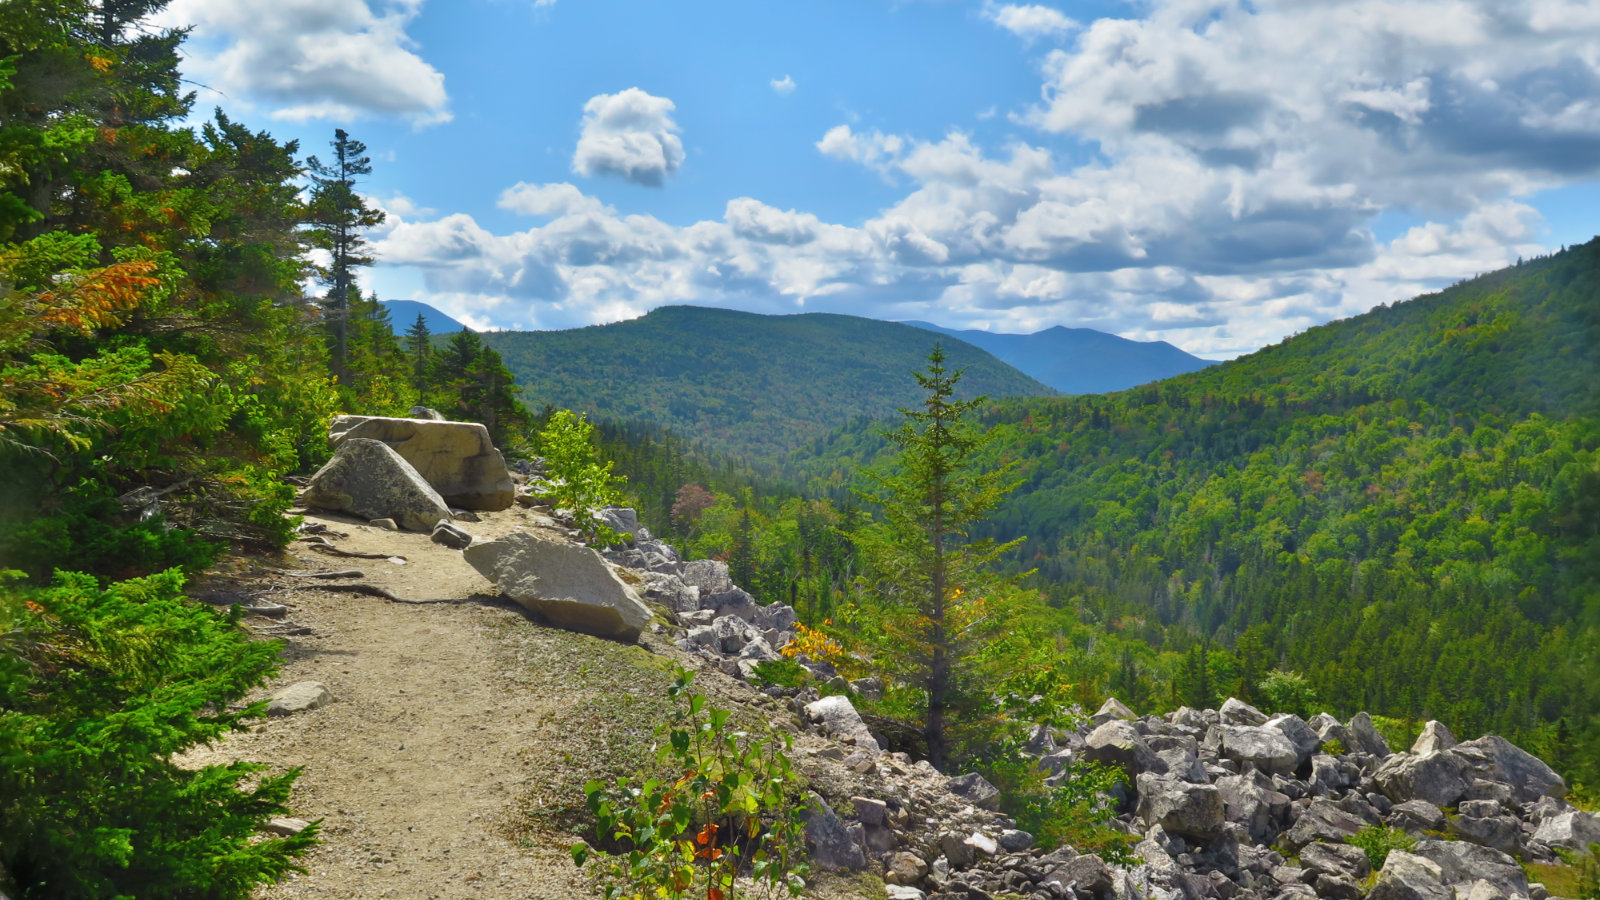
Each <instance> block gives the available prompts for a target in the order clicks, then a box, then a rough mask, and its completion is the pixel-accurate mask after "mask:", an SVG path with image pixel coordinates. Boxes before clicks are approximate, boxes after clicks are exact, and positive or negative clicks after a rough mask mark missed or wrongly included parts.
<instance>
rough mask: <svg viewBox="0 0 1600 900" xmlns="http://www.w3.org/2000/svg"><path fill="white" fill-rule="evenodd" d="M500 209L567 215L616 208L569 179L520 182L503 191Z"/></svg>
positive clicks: (531, 214)
mask: <svg viewBox="0 0 1600 900" xmlns="http://www.w3.org/2000/svg"><path fill="white" fill-rule="evenodd" d="M498 205H499V206H500V208H501V209H509V210H511V211H512V212H519V213H522V214H523V215H528V216H565V215H568V214H572V213H587V214H591V215H595V214H600V213H612V212H615V210H613V209H611V208H610V207H608V206H606V205H605V204H603V203H601V202H600V201H599V200H596V199H594V198H593V197H588V196H585V195H584V193H583V192H582V191H580V190H578V189H577V188H576V187H573V186H572V185H570V184H567V183H566V182H558V183H556V184H528V183H527V182H523V181H519V182H517V183H516V184H514V185H512V186H511V187H508V188H506V189H505V190H504V191H502V192H501V193H500V201H499V204H498Z"/></svg>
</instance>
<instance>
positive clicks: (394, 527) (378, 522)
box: [367, 518, 400, 531]
mask: <svg viewBox="0 0 1600 900" xmlns="http://www.w3.org/2000/svg"><path fill="white" fill-rule="evenodd" d="M367 524H368V525H371V526H372V527H373V528H382V529H383V530H384V531H399V530H400V526H399V525H398V524H396V523H395V520H393V519H389V518H383V519H370V520H368V522H367Z"/></svg>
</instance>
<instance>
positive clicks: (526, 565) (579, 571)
mask: <svg viewBox="0 0 1600 900" xmlns="http://www.w3.org/2000/svg"><path fill="white" fill-rule="evenodd" d="M461 555H462V558H463V559H465V560H466V561H467V562H468V563H470V564H471V565H472V567H473V568H474V569H477V570H478V571H479V572H480V573H482V574H483V576H484V577H485V578H487V579H489V580H490V581H492V582H494V583H495V585H496V586H497V587H499V588H500V593H502V594H505V595H506V596H507V597H510V598H511V599H512V600H515V601H516V602H517V603H519V604H521V605H522V606H523V607H524V608H526V609H528V610H530V611H532V612H535V613H538V614H539V615H541V616H543V617H545V618H546V619H548V620H550V622H552V623H553V624H555V625H556V626H557V627H560V628H565V629H567V630H569V631H581V632H583V633H584V634H593V635H597V636H599V637H607V638H616V639H618V640H623V641H633V640H637V639H638V637H639V633H640V632H641V631H643V630H644V627H645V625H647V624H649V622H650V610H649V608H648V607H646V606H645V605H644V603H643V602H641V601H640V600H639V598H638V596H637V595H635V594H634V592H633V589H632V588H629V587H628V586H627V585H626V584H624V583H623V582H622V579H620V578H618V577H617V575H616V573H615V572H613V571H612V570H611V567H610V566H608V565H606V561H605V560H604V559H602V558H601V557H600V554H598V553H596V552H595V551H594V550H592V549H590V548H589V547H583V546H579V545H576V544H560V543H556V542H554V541H546V540H543V539H541V538H538V537H535V536H533V535H531V534H527V533H525V532H518V533H516V534H509V535H506V536H505V537H503V538H501V539H499V540H495V541H478V542H474V543H473V544H472V545H471V546H469V547H467V549H465V550H463V551H462V553H461Z"/></svg>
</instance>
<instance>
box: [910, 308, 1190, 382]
mask: <svg viewBox="0 0 1600 900" xmlns="http://www.w3.org/2000/svg"><path fill="white" fill-rule="evenodd" d="M905 324H907V325H915V326H916V327H918V328H925V329H927V330H929V331H935V332H938V333H940V334H946V335H949V336H951V337H953V338H956V339H958V340H963V341H966V342H967V343H969V344H971V345H973V346H974V347H978V348H981V349H983V350H987V351H989V352H990V353H992V354H994V355H995V357H996V358H997V359H999V360H1000V361H1001V362H1004V363H1006V364H1008V365H1011V366H1014V367H1015V368H1017V369H1018V370H1020V371H1022V372H1025V373H1027V374H1028V375H1031V376H1033V377H1034V378H1037V379H1039V380H1040V381H1042V382H1044V383H1045V384H1048V385H1050V386H1051V387H1053V388H1055V389H1056V390H1058V391H1061V392H1062V393H1066V394H1105V393H1109V392H1111V391H1120V390H1125V389H1127V388H1131V387H1137V386H1138V385H1141V384H1148V383H1150V382H1152V381H1160V380H1161V379H1163V378H1171V377H1172V376H1174V375H1182V374H1183V373H1185V372H1194V371H1197V370H1199V369H1203V368H1205V367H1206V366H1210V365H1214V363H1212V362H1211V361H1210V360H1205V359H1201V358H1200V357H1198V356H1191V355H1190V354H1188V353H1185V352H1183V351H1182V350H1179V349H1178V348H1177V347H1174V346H1172V345H1171V344H1169V343H1167V342H1166V341H1130V340H1128V339H1127V338H1122V337H1117V336H1116V335H1114V334H1106V333H1105V332H1103V331H1095V330H1094V329H1092V328H1066V327H1063V326H1060V325H1057V326H1056V327H1054V328H1047V329H1045V330H1044V331H1037V332H1034V333H1033V334H996V333H994V332H990V331H974V330H971V329H965V330H957V329H953V328H945V327H943V326H940V325H934V324H932V323H929V322H907V323H905Z"/></svg>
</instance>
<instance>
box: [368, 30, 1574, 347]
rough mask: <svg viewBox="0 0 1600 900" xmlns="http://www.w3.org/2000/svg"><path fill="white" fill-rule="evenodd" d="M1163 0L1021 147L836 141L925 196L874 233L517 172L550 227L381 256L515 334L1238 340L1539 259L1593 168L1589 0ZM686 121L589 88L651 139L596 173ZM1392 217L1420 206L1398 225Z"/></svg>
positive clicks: (1082, 35) (1073, 53)
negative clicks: (782, 326) (794, 318)
mask: <svg viewBox="0 0 1600 900" xmlns="http://www.w3.org/2000/svg"><path fill="white" fill-rule="evenodd" d="M1041 8H1043V7H1041ZM986 9H987V10H988V12H987V14H988V15H989V16H990V17H991V18H993V19H994V20H995V21H996V23H997V24H1000V25H1002V26H1003V27H1008V28H1009V27H1010V26H1009V25H1006V24H1005V23H1004V22H1003V21H1001V19H1002V11H1003V10H1005V9H1014V10H1027V9H1031V7H1021V6H1018V7H1000V6H991V7H987V8H986ZM1141 9H1142V10H1144V13H1145V14H1144V17H1143V18H1140V19H1129V20H1100V21H1097V22H1094V23H1092V24H1090V25H1087V26H1085V27H1082V28H1077V29H1074V30H1072V31H1071V32H1070V33H1067V34H1066V35H1065V36H1066V38H1067V40H1068V42H1069V43H1067V44H1064V45H1062V47H1061V48H1060V49H1056V50H1052V51H1051V52H1049V53H1048V54H1045V56H1044V57H1043V59H1042V61H1041V63H1042V64H1041V73H1042V78H1043V91H1042V93H1041V99H1040V102H1039V103H1038V104H1037V106H1036V107H1034V108H1032V109H1030V110H1027V111H1025V112H1024V113H1021V114H1019V115H1018V116H1015V117H1014V119H1013V121H1014V124H1016V125H1018V126H1022V127H1032V128H1034V129H1036V130H1035V131H1034V132H1032V133H1031V135H1030V134H1029V133H1027V132H1024V133H1023V134H1024V137H1023V138H1022V139H1016V138H1014V139H1012V140H1011V142H1010V143H1007V144H1004V145H999V146H995V145H991V144H987V143H985V142H983V141H982V140H980V139H979V138H978V137H976V136H974V135H971V134H967V133H964V132H961V131H950V132H948V133H946V134H944V135H942V136H938V135H935V136H915V135H901V134H893V133H885V132H884V131H882V130H879V129H876V128H872V127H870V126H862V125H859V124H854V125H852V124H840V125H837V126H835V127H833V128H830V129H828V130H827V131H826V132H825V133H823V134H822V135H821V137H820V139H819V140H817V142H816V144H815V146H816V149H817V151H818V153H819V154H821V155H823V156H825V157H828V158H830V159H834V160H839V161H842V162H845V163H849V164H852V165H859V166H861V167H863V168H864V169H866V170H868V171H871V172H874V173H876V174H877V175H879V176H880V177H882V178H884V179H885V180H887V181H888V182H889V183H891V184H894V185H902V186H903V188H902V189H900V190H899V191H898V194H897V199H895V200H894V201H893V202H890V203H888V204H887V205H885V206H884V207H883V208H881V209H880V210H878V211H877V213H876V214H875V215H872V216H871V217H869V218H867V219H866V220H865V221H860V222H852V223H850V224H838V223H832V222H828V221H825V220H823V219H821V218H820V217H818V216H817V215H814V214H812V213H810V212H807V211H805V210H803V209H782V208H779V207H776V206H772V205H769V204H768V203H765V202H762V201H761V200H760V199H758V198H754V197H744V196H741V197H736V198H734V199H732V200H729V201H728V202H727V204H726V207H725V209H724V211H723V213H722V216H721V218H720V219H712V220H706V221H700V222H695V223H693V224H689V225H683V226H680V225H669V224H667V223H665V222H662V221H660V220H658V219H655V218H654V217H651V216H638V215H626V214H623V213H620V212H618V211H617V210H616V209H613V208H611V207H608V206H606V205H605V204H603V203H601V202H600V201H598V200H597V199H595V198H593V197H591V196H588V195H586V194H584V193H583V192H582V191H580V190H579V189H578V188H577V187H574V186H573V185H568V184H555V185H527V184H519V185H516V186H514V187H512V188H510V189H508V190H507V191H506V192H505V193H504V194H502V196H501V201H500V202H501V205H502V206H503V207H505V208H507V209H511V210H514V211H517V212H521V213H525V214H528V215H533V216H540V217H544V218H545V219H547V221H544V222H542V223H541V224H537V225H535V226H534V227H530V228H528V229H526V230H522V231H516V232H512V233H509V234H495V233H490V232H488V231H486V230H485V229H483V228H482V227H481V226H478V225H477V223H476V222H474V221H472V220H471V219H470V218H466V217H456V216H446V217H444V218H439V219H432V220H429V219H428V217H426V216H420V215H419V216H414V217H409V218H406V219H404V220H403V221H400V222H398V223H397V224H396V225H395V226H394V227H393V228H392V229H391V231H390V232H389V234H388V235H387V236H385V237H384V238H383V240H382V241H381V246H380V250H381V252H382V253H383V258H384V260H385V261H386V263H388V264H402V265H410V266H414V267H416V268H417V269H418V270H420V271H422V272H424V273H425V278H426V280H427V283H428V286H429V290H430V291H431V292H433V295H434V296H439V297H450V298H455V299H454V300H452V301H451V302H452V303H454V304H455V305H454V306H453V307H452V308H451V310H450V311H451V312H452V314H457V313H461V314H467V315H472V316H477V317H479V319H481V320H483V321H485V322H492V323H496V324H503V325H509V324H522V325H524V326H527V327H544V328H550V327H568V326H573V325H582V324H590V323H594V322H601V321H610V320H614V319H616V318H623V317H627V316H630V315H638V314H640V313H642V312H644V311H646V310H648V309H650V308H652V307H654V306H658V305H661V304H663V303H682V302H695V303H710V304H717V305H724V306H730V307H736V308H743V309H750V310H753V311H762V312H794V311H802V310H819V311H835V312H845V313H853V314H861V315H872V316H876V317H880V318H892V319H912V318H919V319H931V320H934V321H938V322H940V323H942V324H947V325H952V326H966V327H983V328H991V329H995V330H1004V331H1029V330H1035V329H1038V328H1041V327H1047V326H1049V325H1054V324H1060V323H1070V324H1075V325H1083V326H1087V327H1094V328H1100V329H1103V330H1107V331H1112V332H1116V333H1119V334H1123V335H1125V336H1128V337H1132V338H1138V339H1147V340H1149V339H1161V340H1169V341H1172V342H1173V343H1175V344H1177V345H1179V346H1182V347H1184V348H1185V349H1187V350H1190V351H1191V352H1196V353H1200V354H1203V355H1210V356H1214V357H1224V356H1230V355H1235V354H1237V353H1240V352H1245V351H1248V350H1251V349H1255V348H1256V347H1259V346H1261V345H1263V344H1266V343H1270V342H1272V341H1275V340H1277V339H1279V338H1281V337H1283V336H1284V335H1285V334H1288V333H1291V332H1294V331H1298V330H1302V329H1304V328H1307V327H1310V326H1312V325H1316V324H1319V323H1321V322H1325V321H1328V320H1329V319H1332V318H1336V317H1339V316H1344V315H1350V314H1354V313H1358V312H1361V311H1364V310H1366V309H1368V308H1370V307H1372V306H1373V305H1376V304H1378V303H1384V302H1393V301H1397V300H1402V299H1406V298H1408V297H1411V296H1414V295H1416V294H1418V293H1422V292H1425V291H1430V290H1437V289H1439V288H1441V287H1443V286H1445V285H1447V284H1449V283H1451V282H1453V281H1456V280H1458V279H1460V278H1462V277H1464V276H1468V275H1471V274H1474V273H1477V272H1484V271H1489V270H1491V269H1494V268H1498V267H1500V266H1503V265H1506V264H1508V263H1510V262H1512V261H1514V260H1515V259H1516V258H1517V257H1518V256H1529V255H1535V254H1538V253H1541V252H1544V248H1542V247H1540V246H1539V243H1538V237H1537V236H1538V234H1539V229H1540V227H1541V221H1540V218H1539V215H1538V213H1537V211H1535V210H1534V209H1533V208H1532V207H1530V206H1528V205H1527V204H1526V203H1525V202H1523V201H1522V200H1521V199H1519V198H1522V197H1524V196H1525V195H1527V194H1528V193H1529V192H1532V191H1534V190H1538V189H1541V188H1546V187H1551V186H1559V185H1562V184H1567V183H1572V182H1574V181H1576V180H1580V179H1584V178H1589V177H1593V176H1594V175H1595V174H1596V173H1597V172H1600V104H1597V103H1596V102H1595V101H1594V99H1593V98H1594V97H1596V96H1600V15H1595V14H1594V12H1593V7H1592V5H1591V4H1574V3H1570V2H1565V3H1564V2H1559V0H1537V2H1535V0H1528V2H1526V3H1518V2H1490V0H1450V2H1448V3H1445V2H1443V0H1439V2H1420V3H1416V4H1408V5H1403V6H1395V5H1393V4H1384V3H1377V2H1376V0H1337V2H1330V3H1324V4H1303V3H1291V2H1287V0H1256V2H1252V3H1246V2H1244V0H1152V3H1151V4H1149V5H1148V6H1145V7H1141ZM1014 16H1015V17H1016V18H1013V19H1011V20H1010V21H1012V22H1013V24H1016V23H1018V22H1022V21H1025V19H1024V18H1020V17H1022V16H1023V13H1022V12H1017V13H1014ZM1041 21H1043V20H1042V19H1041ZM1013 30H1015V29H1013ZM671 112H672V106H671V103H670V101H667V100H665V99H664V98H655V97H651V96H650V95H648V94H645V93H644V92H643V91H639V90H638V89H633V90H632V91H624V92H623V93H622V94H617V95H602V96H601V97H597V98H595V100H593V101H591V102H590V104H589V107H587V108H586V110H585V126H584V133H585V139H587V138H588V137H589V134H590V130H591V129H590V126H591V123H593V125H594V131H595V133H596V134H597V135H599V136H602V137H604V138H606V139H607V140H610V139H611V138H612V136H614V135H619V134H620V135H630V136H631V135H642V137H641V138H640V139H639V140H638V141H634V142H630V140H628V139H621V140H617V141H615V142H614V143H613V144H609V145H602V146H601V147H600V149H601V150H604V151H605V152H599V150H597V152H596V154H595V157H596V159H598V160H609V161H610V162H607V163H605V164H604V165H602V164H601V163H598V162H597V163H595V164H594V165H593V166H583V167H580V166H579V165H578V161H577V160H576V159H575V160H574V168H575V169H576V170H578V171H580V172H581V173H584V174H588V173H590V172H595V173H600V172H603V173H605V174H616V175H620V176H622V177H631V178H633V180H635V181H641V180H642V181H643V183H654V184H659V183H661V181H662V180H663V179H664V178H665V176H666V175H667V174H670V172H671V171H672V170H673V169H675V168H676V167H677V165H679V164H680V163H681V160H682V149H681V145H680V144H679V143H678V142H677V138H676V127H675V126H673V125H672V120H671V116H670V114H671ZM1063 138H1065V139H1067V140H1063ZM666 139H670V141H668V140H666ZM1064 146H1065V147H1067V148H1069V150H1067V151H1064V150H1063V147H1064ZM1080 147H1086V148H1087V149H1088V150H1089V151H1090V152H1087V153H1085V152H1080V151H1079V148H1080ZM618 148H620V149H618ZM582 149H583V148H582V142H580V150H582ZM634 159H643V160H644V161H645V162H643V163H641V164H639V165H638V166H632V167H630V165H631V164H630V163H629V161H630V160H634ZM669 160H676V161H674V162H670V163H669ZM608 167H609V168H608ZM636 171H642V172H646V173H652V174H647V175H645V176H644V177H643V178H640V177H637V176H636V175H632V174H630V173H634V172H636ZM652 179H653V180H652ZM1385 210H1401V211H1404V212H1405V213H1407V214H1408V215H1412V216H1417V217H1418V218H1420V219H1422V220H1424V222H1423V224H1420V225H1417V226H1416V227H1414V228H1411V229H1409V230H1408V231H1406V232H1405V233H1404V234H1400V235H1398V236H1396V237H1394V238H1393V239H1392V240H1380V239H1379V238H1378V237H1377V236H1375V235H1374V233H1373V230H1372V229H1373V223H1374V221H1375V219H1376V217H1377V216H1378V215H1379V214H1380V213H1381V212H1383V211H1385ZM412 219H416V221H412ZM474 321H477V319H474Z"/></svg>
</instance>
